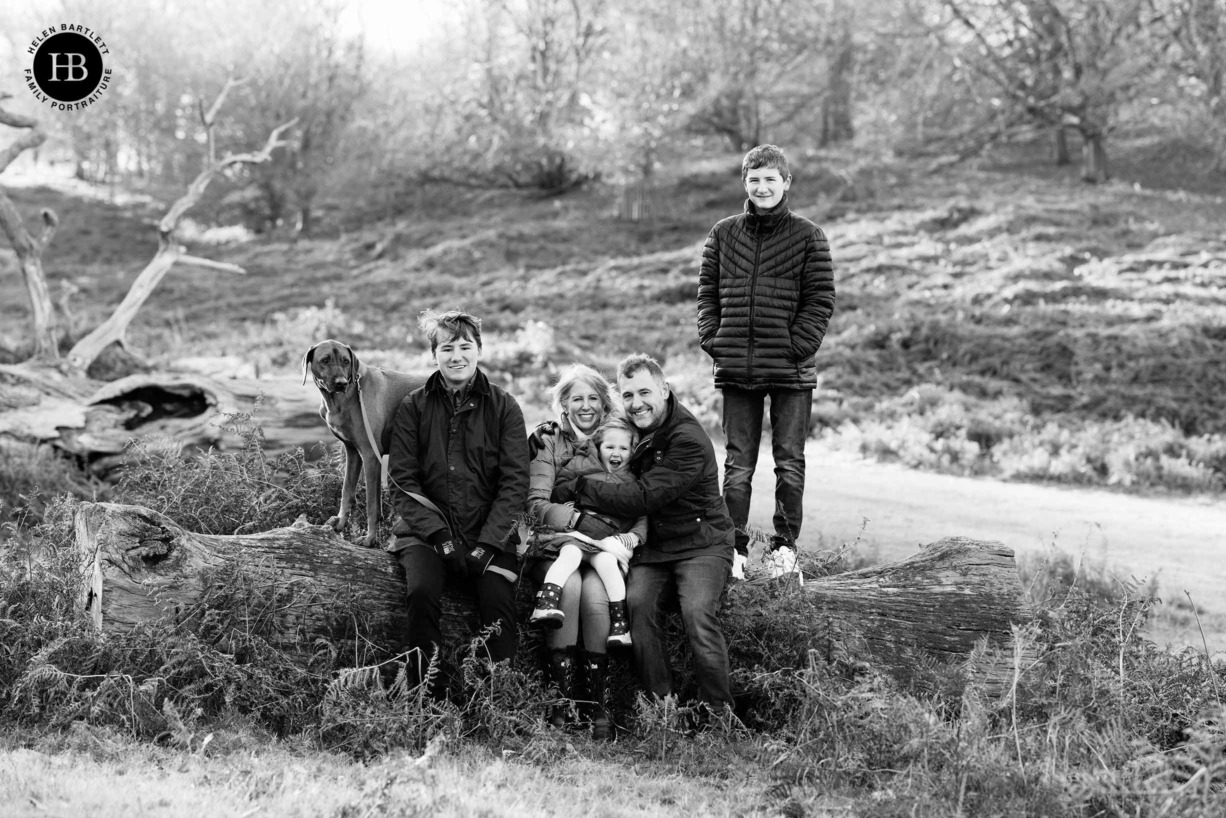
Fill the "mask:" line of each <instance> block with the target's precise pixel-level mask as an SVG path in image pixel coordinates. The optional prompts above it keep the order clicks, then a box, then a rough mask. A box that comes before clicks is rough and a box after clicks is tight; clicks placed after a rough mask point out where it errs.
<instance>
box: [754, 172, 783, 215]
mask: <svg viewBox="0 0 1226 818" xmlns="http://www.w3.org/2000/svg"><path fill="white" fill-rule="evenodd" d="M791 186H792V177H791V176H788V177H787V178H786V179H785V178H783V171H781V170H779V168H750V169H749V170H748V171H746V172H745V193H746V194H747V195H748V196H749V198H750V199H752V200H753V203H754V204H755V205H757V207H758V209H759V210H770V209H771V208H772V207H774V206H775V205H777V204H779V202H781V201H782V200H783V194H784V193H785V192H786V191H787V189H788V188H789V187H791Z"/></svg>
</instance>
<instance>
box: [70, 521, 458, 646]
mask: <svg viewBox="0 0 1226 818" xmlns="http://www.w3.org/2000/svg"><path fill="white" fill-rule="evenodd" d="M74 526H75V538H76V548H77V553H78V554H79V555H80V559H81V566H82V569H83V573H82V577H83V580H82V586H81V588H80V590H79V595H78V601H79V603H80V606H81V609H82V610H84V611H87V612H88V613H89V615H90V617H91V618H92V619H93V622H94V625H95V626H96V627H98V628H99V629H100V630H102V631H103V632H108V633H122V632H125V631H127V630H129V629H131V628H132V627H133V626H134V625H136V624H138V623H141V622H153V621H156V620H163V619H169V620H170V621H173V622H175V623H184V624H190V623H191V621H192V620H193V618H194V617H195V616H197V615H199V614H200V613H201V611H200V610H199V608H198V606H199V604H200V603H201V602H202V601H203V600H204V598H205V596H206V595H207V594H209V593H210V592H211V591H215V590H217V589H216V588H213V587H211V586H210V579H211V575H212V574H214V573H215V572H216V571H217V570H218V569H220V568H222V567H225V566H233V565H234V563H235V562H241V563H242V564H243V565H245V568H246V573H247V579H248V581H249V582H250V583H252V584H254V585H255V586H256V587H257V588H259V589H262V590H266V591H267V592H268V594H269V595H270V596H272V595H274V594H275V598H276V601H277V607H278V613H277V622H276V626H277V632H276V633H274V637H273V639H272V641H273V643H274V644H276V645H278V646H279V647H282V648H287V649H293V648H295V647H297V646H306V647H309V646H310V645H311V644H312V641H313V639H314V638H315V637H317V636H333V635H335V634H337V633H338V632H344V633H352V631H353V629H354V623H355V622H360V623H362V624H361V631H362V635H363V636H364V637H365V638H367V639H369V640H371V642H372V643H373V644H374V645H375V646H376V647H379V648H383V649H386V650H389V651H391V652H392V653H393V654H395V653H400V652H403V651H404V650H406V649H407V647H408V646H407V644H406V642H405V637H406V635H407V618H406V609H405V603H404V595H405V587H404V577H403V569H401V568H400V565H399V563H398V562H397V561H396V560H395V559H394V558H393V557H392V556H391V555H390V554H388V553H387V552H385V551H383V550H382V549H371V548H362V547H359V546H356V545H353V544H351V543H349V542H347V541H346V540H344V539H343V538H341V537H340V536H339V535H337V534H336V533H335V532H333V531H332V529H330V528H328V527H326V526H315V525H308V524H306V523H302V522H299V523H296V524H294V525H293V526H290V527H287V528H278V529H274V530H272V531H266V532H263V533H261V534H250V535H236V536H217V535H209V534H193V533H191V532H189V531H185V530H184V529H182V528H180V527H179V526H178V525H176V524H175V523H174V522H172V521H171V520H170V519H169V518H168V517H165V516H163V515H162V514H159V513H157V512H155V511H151V510H149V509H146V508H142V507H140V506H126V505H116V504H113V503H82V504H81V505H80V507H79V508H78V509H77V512H76V516H75V518H74ZM443 613H444V617H443V636H444V639H446V640H447V641H448V643H449V644H458V643H460V642H461V640H464V641H466V640H467V639H468V638H469V636H470V635H471V633H473V632H475V626H476V624H477V621H476V620H477V617H476V606H475V603H474V601H473V600H472V599H471V598H469V597H466V596H464V595H463V594H457V593H454V592H453V593H448V594H446V595H445V596H444V598H443ZM277 637H279V638H277Z"/></svg>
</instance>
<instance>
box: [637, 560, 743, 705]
mask: <svg viewBox="0 0 1226 818" xmlns="http://www.w3.org/2000/svg"><path fill="white" fill-rule="evenodd" d="M731 569H732V563H731V561H730V560H728V559H727V558H725V557H720V556H701V557H691V558H689V559H681V560H677V561H676V562H656V563H639V564H637V565H635V566H634V567H633V568H631V569H630V574H629V576H628V577H627V588H626V602H627V604H628V605H629V608H630V635H631V638H632V639H633V642H632V647H633V650H634V663H635V667H636V668H637V669H638V674H639V681H640V683H641V684H642V685H643V687H644V688H645V689H646V691H647V692H648V693H651V694H654V695H656V696H659V697H661V698H663V697H664V696H667V695H668V694H669V693H673V692H674V691H673V671H672V666H671V665H670V664H669V654H668V650H667V648H666V646H665V644H664V637H663V619H664V615H665V608H666V606H667V605H668V604H669V602H670V601H672V600H674V599H675V600H677V601H678V602H679V603H680V607H681V621H682V622H683V623H684V624H685V635H686V636H687V637H688V638H689V642H690V652H691V654H692V655H693V659H694V678H695V681H697V683H698V698H699V699H701V700H702V701H704V702H706V703H707V704H709V705H711V706H712V707H715V708H717V709H718V708H719V707H720V706H722V705H727V706H728V707H731V706H732V689H731V683H730V682H729V678H728V673H729V670H728V643H727V642H726V641H725V640H724V631H723V628H722V627H721V626H720V621H719V600H720V596H721V595H722V594H723V591H724V583H726V582H727V581H728V574H729V572H730V571H731Z"/></svg>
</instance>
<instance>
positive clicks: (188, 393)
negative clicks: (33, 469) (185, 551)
mask: <svg viewBox="0 0 1226 818" xmlns="http://www.w3.org/2000/svg"><path fill="white" fill-rule="evenodd" d="M0 392H3V394H4V398H3V400H0V436H7V437H10V438H13V439H15V440H18V441H21V442H24V443H32V444H50V445H52V446H54V447H55V448H57V449H59V450H60V451H62V452H64V453H66V454H70V455H72V456H74V457H76V458H78V459H79V461H80V462H81V463H82V464H83V465H85V466H86V467H87V468H88V469H89V470H90V471H91V472H92V473H93V474H94V475H96V476H100V477H101V476H105V475H106V474H107V473H108V472H110V471H111V470H112V469H113V468H115V467H116V466H117V465H119V463H120V462H121V461H122V458H123V452H124V450H125V449H126V448H127V447H128V445H129V444H130V443H131V441H132V439H133V438H135V437H142V436H156V437H161V438H167V439H170V440H173V441H175V442H176V443H177V444H179V445H181V446H199V447H202V448H207V447H208V446H211V445H214V444H215V443H217V442H218V441H219V440H220V439H221V435H222V431H221V429H220V427H219V426H218V425H217V424H216V423H215V422H214V421H215V420H216V419H217V416H218V413H224V412H235V411H237V403H236V400H235V398H234V396H233V395H232V394H231V393H230V392H229V390H227V389H226V388H225V387H223V386H222V385H221V384H219V383H217V382H216V381H212V380H210V379H208V378H204V377H200V376H196V375H183V374H141V375H130V376H128V377H126V378H120V379H119V380H116V381H111V382H109V383H99V382H97V381H92V380H90V379H88V378H84V377H81V376H76V375H66V374H64V373H63V372H61V371H60V370H59V369H56V368H54V367H45V366H35V365H31V364H28V363H27V364H20V365H16V366H6V365H0Z"/></svg>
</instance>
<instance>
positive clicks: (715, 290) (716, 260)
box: [698, 195, 834, 389]
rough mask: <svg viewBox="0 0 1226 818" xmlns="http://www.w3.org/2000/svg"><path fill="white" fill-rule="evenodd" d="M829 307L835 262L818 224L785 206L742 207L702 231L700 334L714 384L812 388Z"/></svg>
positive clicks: (830, 310)
mask: <svg viewBox="0 0 1226 818" xmlns="http://www.w3.org/2000/svg"><path fill="white" fill-rule="evenodd" d="M833 313H834V264H833V263H832V262H831V260H830V243H829V242H828V241H827V240H826V234H825V233H823V232H822V229H821V228H820V227H818V226H817V225H815V224H814V223H813V222H811V221H809V220H808V219H806V218H803V217H801V216H797V215H796V214H795V213H792V212H791V210H790V209H789V208H788V203H787V197H786V195H785V197H784V199H783V201H781V202H780V203H779V204H778V205H776V206H775V207H774V208H772V209H771V210H770V211H769V212H767V213H759V212H758V209H757V207H756V205H755V204H754V203H753V202H752V201H749V200H747V201H746V202H745V212H744V213H741V214H740V215H737V216H729V217H728V218H726V219H723V220H721V221H720V222H718V223H717V224H716V225H715V227H713V228H711V232H710V233H709V234H708V235H707V241H706V244H705V245H704V246H703V249H702V268H701V271H700V272H699V276H698V339H699V343H700V344H701V345H702V348H703V351H705V352H706V353H707V354H708V355H710V356H711V358H712V359H713V360H714V362H715V385H716V386H717V387H721V388H722V387H725V386H732V387H739V388H741V389H814V388H816V387H817V366H816V364H815V362H814V355H815V354H816V353H817V350H818V347H820V346H821V344H822V339H823V338H824V337H825V335H826V327H827V326H828V325H829V323H830V316H831V315H832V314H833Z"/></svg>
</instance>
